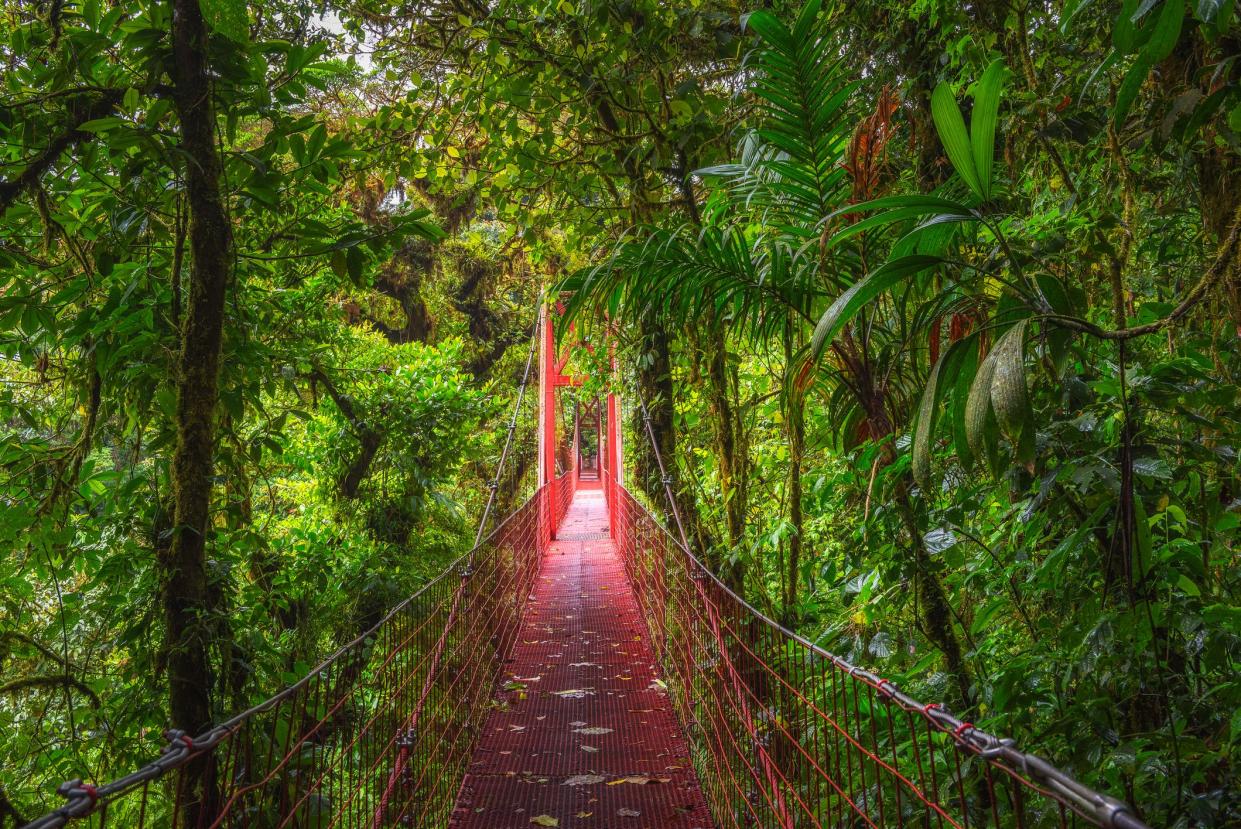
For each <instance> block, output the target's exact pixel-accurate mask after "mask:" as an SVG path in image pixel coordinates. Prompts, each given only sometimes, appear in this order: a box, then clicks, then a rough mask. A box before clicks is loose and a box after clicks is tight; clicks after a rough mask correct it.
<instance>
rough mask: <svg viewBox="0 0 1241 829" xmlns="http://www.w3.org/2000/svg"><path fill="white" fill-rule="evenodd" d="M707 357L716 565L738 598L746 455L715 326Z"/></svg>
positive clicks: (723, 342) (742, 578)
mask: <svg viewBox="0 0 1241 829" xmlns="http://www.w3.org/2000/svg"><path fill="white" fill-rule="evenodd" d="M707 347H708V349H709V352H708V354H707V355H706V356H707V394H708V396H709V400H710V401H711V414H712V416H713V420H714V421H715V423H714V425H715V454H716V462H717V463H718V464H719V475H720V498H721V499H722V500H723V501H724V516H725V524H726V527H727V530H728V550H727V551H726V556H725V558H724V559H723V560H722V561H720V562H719V566H718V568H717V569H718V572H719V575H720V578H721V579H723V581H724V583H725V584H727V585H728V586H729V588H731V589H732V590H733V592H735V593H736V594H737V595H738V596H744V595H745V565H744V564H743V563H742V562H741V560H740V559H739V558H737V559H734V558H733V556H732V554H733V553H734V552H735V551H736V550H738V549H740V547H741V546H742V544H743V543H744V542H745V523H746V522H745V517H746V506H747V503H748V501H749V495H748V493H747V491H746V490H747V487H746V478H747V474H746V472H747V470H746V468H745V466H746V458H745V455H746V453H745V452H744V451H743V450H742V449H741V447H739V446H738V435H737V432H738V428H737V422H736V421H737V413H736V411H735V410H734V409H733V405H732V399H731V397H730V396H729V391H728V344H727V341H726V340H725V338H724V332H723V330H722V329H720V328H719V327H718V326H714V325H712V326H710V333H709V334H708V346H707Z"/></svg>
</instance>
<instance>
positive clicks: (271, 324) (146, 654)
mask: <svg viewBox="0 0 1241 829" xmlns="http://www.w3.org/2000/svg"><path fill="white" fill-rule="evenodd" d="M760 5H761V6H762V7H761V8H757V6H760ZM1239 55H1241V23H1239V22H1238V13H1237V10H1236V8H1235V3H1234V2H1232V0H1192V2H1189V1H1187V0H1064V2H1061V0H1045V1H1044V2H1034V0H985V1H984V0H980V2H969V3H953V2H947V0H852V2H847V3H846V2H831V1H830V0H826V2H823V3H822V4H820V3H819V2H818V0H811V2H809V3H808V4H806V5H804V6H803V5H802V4H801V3H793V4H790V3H784V2H778V0H777V2H770V3H765V4H758V3H753V4H750V3H735V2H731V0H681V2H673V3H664V2H656V0H576V2H571V1H570V0H493V2H482V0H319V2H314V3H310V2H304V0H268V1H267V2H263V3H247V2H245V0H37V1H34V2H32V0H0V351H2V353H3V364H2V367H0V378H2V381H0V421H2V423H3V431H2V433H0V434H2V442H0V470H2V473H0V497H2V498H3V511H2V512H0V757H3V760H2V761H0V764H2V765H0V768H2V772H0V826H8V825H14V826H16V825H20V824H21V823H23V821H24V820H27V819H30V818H32V817H34V816H36V815H37V814H39V813H41V812H42V811H44V810H45V809H47V808H49V807H51V806H54V805H56V797H55V794H54V786H55V783H56V782H58V781H60V780H63V779H69V778H75V777H80V778H85V779H94V780H105V779H109V778H111V777H114V776H116V775H118V774H121V773H123V772H124V771H126V770H128V769H130V768H132V767H133V766H135V765H137V764H139V763H140V762H142V761H145V760H146V759H148V758H149V757H150V756H151V755H152V752H153V750H154V749H155V748H156V747H157V746H158V745H159V744H160V738H159V733H160V731H161V730H162V729H163V728H164V727H165V726H167V725H168V724H170V723H172V724H175V725H176V726H178V727H180V728H183V729H186V730H188V731H190V732H193V733H197V732H198V731H200V730H201V729H202V728H203V727H204V726H206V725H207V724H208V723H210V722H212V721H215V720H218V719H220V718H222V717H223V716H225V715H227V714H228V713H230V712H235V711H237V710H240V709H242V708H244V707H246V706H247V705H249V704H250V703H252V702H254V701H256V700H259V699H262V698H263V697H264V696H266V695H267V694H269V693H271V692H272V691H274V690H276V689H278V688H279V687H281V686H282V685H284V684H286V683H287V682H289V681H291V680H293V679H295V678H297V677H298V676H300V675H302V673H304V672H305V671H306V670H307V669H308V668H307V666H308V665H310V664H313V661H314V660H315V658H316V657H318V656H320V655H322V654H323V653H325V652H327V651H328V650H329V649H330V648H331V647H332V646H333V644H335V643H339V642H341V641H344V640H347V639H349V638H351V637H353V636H355V635H357V634H358V633H359V632H360V631H362V630H365V629H366V628H367V627H368V626H369V625H370V624H371V623H372V622H373V621H374V620H376V619H377V618H379V616H380V615H381V614H382V612H383V611H384V610H385V609H386V608H388V607H390V606H391V605H392V604H393V603H394V602H396V601H397V600H398V599H399V598H400V597H402V596H404V595H406V594H408V593H409V592H410V591H411V590H413V589H414V588H415V587H417V585H419V584H420V583H422V581H424V580H425V579H426V578H427V577H428V576H429V575H430V574H432V573H435V572H436V571H438V569H439V568H440V567H441V566H442V565H443V564H444V563H445V562H447V561H448V560H450V559H451V558H452V557H454V556H455V555H456V554H458V553H460V552H461V551H462V550H464V549H466V548H467V547H468V546H469V544H470V542H471V539H472V538H473V529H474V527H473V520H474V517H475V516H476V515H477V513H478V509H479V506H480V505H481V503H482V501H483V500H484V499H485V497H486V483H487V481H488V480H489V479H490V476H491V475H492V474H493V470H494V467H495V464H496V462H497V459H498V456H499V453H500V443H501V440H502V438H503V428H504V422H505V419H506V417H507V416H508V412H509V411H510V410H511V407H512V402H513V396H514V394H515V391H516V386H517V380H518V379H519V378H520V376H521V373H522V368H523V366H524V364H525V359H526V354H527V344H528V342H529V337H530V336H531V331H532V324H533V322H534V320H535V314H536V305H537V303H538V300H539V297H540V296H541V294H542V291H543V289H544V288H545V287H552V286H554V288H555V289H558V290H561V291H564V294H563V296H564V298H565V300H566V302H567V313H568V314H570V315H571V316H573V318H574V319H575V320H576V325H577V330H578V332H579V333H580V334H581V335H583V336H585V337H587V338H588V339H591V340H592V341H594V342H602V340H603V337H604V336H605V335H610V336H611V337H612V339H613V341H614V342H616V343H617V346H618V354H617V356H618V362H619V364H620V365H621V366H622V367H623V370H622V372H621V376H620V377H618V378H615V379H611V378H609V376H608V374H609V373H608V372H607V371H606V370H605V367H604V365H603V359H602V358H603V354H604V350H603V349H596V350H595V352H594V354H593V355H592V354H590V353H589V352H586V351H584V350H581V351H579V352H578V353H577V356H576V359H577V360H578V361H579V364H580V365H583V366H584V368H583V370H584V371H585V370H586V368H585V367H587V366H589V365H590V364H592V363H594V372H593V375H592V378H593V379H592V380H591V381H590V383H589V384H588V385H587V386H586V387H585V389H584V391H583V392H581V393H582V394H585V395H590V394H592V393H594V392H597V391H600V390H601V389H602V388H603V387H604V384H606V383H609V382H612V383H616V384H618V386H619V387H620V389H621V391H622V395H623V396H624V399H625V400H626V401H628V403H629V405H628V409H629V410H631V411H632V410H634V408H635V407H634V401H635V400H636V399H638V398H641V399H642V400H644V401H645V402H646V403H647V404H648V405H649V406H650V408H651V413H652V421H653V425H654V428H655V431H656V434H657V436H658V440H659V442H660V444H661V449H662V451H663V453H664V455H665V456H666V457H667V458H671V459H673V461H674V464H673V466H674V472H675V475H674V478H675V485H676V489H677V492H678V498H679V499H680V505H681V508H682V511H683V513H684V514H685V515H686V516H687V519H688V523H689V525H690V526H689V529H690V534H691V536H692V538H693V540H694V542H695V544H697V545H698V546H699V547H700V548H701V549H703V550H705V551H708V552H709V555H710V560H711V561H712V562H713V564H714V565H715V566H716V567H717V568H718V572H719V573H721V574H722V576H723V577H724V578H726V580H727V581H728V582H729V583H730V584H731V585H732V586H733V587H734V588H735V589H736V590H737V591H738V592H740V593H742V594H743V595H744V596H745V597H746V598H747V600H748V601H750V602H751V603H752V604H754V605H755V606H756V607H758V608H759V609H761V610H763V611H764V612H767V613H768V614H770V615H771V616H772V617H773V618H777V619H779V620H780V621H781V622H782V623H784V624H785V625H787V626H789V627H791V628H794V629H796V630H797V631H798V632H800V633H801V634H802V635H804V636H805V637H806V638H808V639H810V640H812V641H814V642H816V643H818V644H820V645H822V646H824V647H826V648H828V649H830V650H832V651H834V652H837V653H840V654H841V655H843V656H846V657H848V658H850V659H851V660H853V661H856V662H858V663H860V664H865V665H868V666H871V667H873V668H874V669H875V670H876V671H878V672H880V673H882V674H884V675H885V676H889V677H891V678H892V679H893V680H895V681H896V682H898V683H899V684H900V685H901V686H902V687H904V688H906V689H908V690H909V691H910V692H911V693H915V694H917V695H918V696H920V697H922V698H926V699H943V700H944V701H945V702H946V703H947V704H948V705H950V706H951V708H952V709H953V710H954V711H957V712H958V713H961V714H962V716H967V717H968V718H969V719H971V720H973V721H974V722H977V723H979V724H980V725H985V726H986V727H987V728H988V729H989V730H991V731H993V732H995V733H999V734H1005V735H1010V736H1013V737H1015V738H1017V739H1018V740H1019V741H1020V743H1021V744H1022V746H1023V747H1025V748H1027V749H1028V750H1031V751H1036V752H1038V753H1040V754H1042V755H1044V756H1047V757H1050V758H1053V759H1054V760H1055V761H1056V762H1057V763H1059V764H1060V765H1062V766H1063V767H1064V768H1065V769H1066V770H1068V771H1070V772H1071V773H1072V774H1074V775H1075V776H1077V777H1078V778H1079V779H1081V780H1082V781H1083V782H1086V783H1087V784H1089V785H1091V786H1094V787H1096V788H1099V789H1101V790H1104V791H1107V792H1110V793H1112V794H1114V795H1116V796H1118V797H1121V798H1123V799H1125V800H1128V801H1130V802H1132V803H1134V804H1136V805H1137V806H1138V807H1139V809H1140V812H1141V814H1142V815H1143V817H1144V819H1146V820H1147V821H1148V822H1150V823H1151V824H1152V825H1160V826H1227V825H1233V826H1235V825H1238V823H1239V822H1241V787H1239V786H1238V783H1237V781H1238V754H1239V753H1241V678H1239V672H1238V660H1239V659H1241V603H1239V602H1238V596H1239V593H1241V567H1238V561H1237V554H1238V547H1237V544H1238V538H1239V537H1241V534H1239V531H1238V528H1239V526H1241V489H1239V484H1241V466H1239V461H1238V454H1237V447H1238V445H1239V443H1241V420H1239V418H1238V411H1239V404H1241V401H1239V400H1238V385H1237V384H1238V379H1239V375H1241V262H1239V261H1238V246H1239V245H1241V86H1239V83H1238V81H1239V79H1241V66H1238V60H1237V59H1238V56H1239ZM570 292H571V293H570ZM605 320H606V321H607V322H606V324H605V322H604V321H605ZM629 426H630V428H629V433H628V434H627V437H626V439H627V446H628V449H627V451H628V452H629V453H630V456H631V458H633V459H634V460H635V462H636V464H637V469H638V475H637V476H636V480H637V483H638V485H640V486H644V488H645V489H646V497H647V499H648V501H649V502H650V503H651V504H652V505H654V506H656V507H659V508H663V507H664V506H665V504H664V497H663V492H662V486H660V485H659V481H658V476H657V475H656V474H655V473H654V471H653V464H652V462H651V456H650V452H649V451H647V450H646V448H645V447H644V444H643V439H642V438H643V433H642V432H641V431H639V430H638V429H637V428H636V422H634V421H632V420H631V422H630V423H629ZM525 431H527V432H528V431H529V430H528V429H527V430H525ZM528 471H529V470H525V469H522V468H518V469H515V470H513V471H512V473H511V474H510V477H509V479H506V486H505V487H504V492H503V494H504V496H505V497H504V500H505V501H506V503H505V504H504V505H503V506H504V507H505V509H507V508H508V507H511V506H512V505H513V504H515V503H516V502H517V500H518V499H520V498H521V497H522V495H523V494H525V493H526V492H528V490H529V487H528V479H529V475H528V474H525V473H527V472H528Z"/></svg>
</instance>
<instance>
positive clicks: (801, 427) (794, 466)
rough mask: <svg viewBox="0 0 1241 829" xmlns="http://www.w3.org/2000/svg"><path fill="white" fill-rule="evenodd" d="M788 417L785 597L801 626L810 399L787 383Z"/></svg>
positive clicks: (789, 619) (789, 337)
mask: <svg viewBox="0 0 1241 829" xmlns="http://www.w3.org/2000/svg"><path fill="white" fill-rule="evenodd" d="M794 323H795V321H794V320H790V324H789V326H788V327H787V328H786V329H785V337H784V364H785V371H786V372H788V371H789V368H790V367H791V366H792V364H793V325H794ZM784 394H785V399H786V404H785V406H786V417H785V424H786V426H785V428H786V430H787V434H788V443H789V489H788V498H789V524H790V525H791V526H792V528H793V534H792V535H791V536H789V560H788V570H787V575H786V579H785V581H786V587H785V590H786V593H785V596H784V619H785V624H787V625H790V626H795V625H796V624H797V587H798V581H799V579H800V578H801V554H802V530H803V525H804V523H805V518H804V516H803V515H802V503H801V499H802V480H801V476H802V460H803V458H804V456H805V454H806V399H805V397H804V395H803V394H802V392H801V389H799V388H798V387H797V384H796V383H795V382H791V381H790V382H786V383H785V390H784Z"/></svg>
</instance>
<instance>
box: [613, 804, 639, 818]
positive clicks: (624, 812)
mask: <svg viewBox="0 0 1241 829" xmlns="http://www.w3.org/2000/svg"><path fill="white" fill-rule="evenodd" d="M616 814H618V815H620V816H621V817H640V816H641V815H642V813H641V812H639V811H638V810H637V809H626V808H624V807H623V806H622V807H621V808H619V809H617V810H616Z"/></svg>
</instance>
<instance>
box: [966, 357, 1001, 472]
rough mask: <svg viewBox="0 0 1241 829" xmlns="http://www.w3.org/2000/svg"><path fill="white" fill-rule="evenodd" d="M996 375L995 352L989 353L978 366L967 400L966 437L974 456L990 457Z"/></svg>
mask: <svg viewBox="0 0 1241 829" xmlns="http://www.w3.org/2000/svg"><path fill="white" fill-rule="evenodd" d="M994 376H995V352H994V351H992V352H991V353H990V354H988V355H987V357H986V359H984V360H983V361H982V364H981V365H979V366H978V373H977V374H975V375H974V382H973V383H972V384H971V385H970V393H969V398H968V399H967V400H966V401H965V439H966V441H967V442H968V445H969V448H970V454H971V455H972V456H973V457H974V458H986V457H989V456H990V454H991V452H990V447H989V445H988V444H989V443H990V436H989V435H988V434H987V431H988V427H989V425H990V424H989V422H988V419H989V417H990V416H991V380H992V378H993V377H994Z"/></svg>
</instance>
